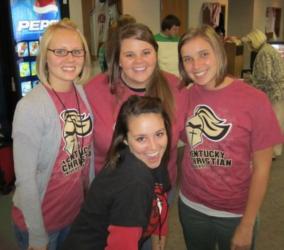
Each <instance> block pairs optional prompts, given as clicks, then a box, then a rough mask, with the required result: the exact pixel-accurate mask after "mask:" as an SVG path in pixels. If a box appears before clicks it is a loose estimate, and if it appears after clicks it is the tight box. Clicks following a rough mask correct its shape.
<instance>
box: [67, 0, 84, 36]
mask: <svg viewBox="0 0 284 250" xmlns="http://www.w3.org/2000/svg"><path fill="white" fill-rule="evenodd" d="M69 10H70V19H72V20H73V21H74V22H75V23H76V24H77V25H78V28H79V29H80V30H81V32H83V18H82V4H81V1H80V0H69Z"/></svg>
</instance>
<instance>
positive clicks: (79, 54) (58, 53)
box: [47, 49, 86, 57]
mask: <svg viewBox="0 0 284 250" xmlns="http://www.w3.org/2000/svg"><path fill="white" fill-rule="evenodd" d="M47 50H48V51H51V52H53V54H54V55H56V56H59V57H65V56H67V55H68V54H69V53H71V54H72V56H74V57H82V56H84V55H85V53H86V52H85V50H84V49H73V50H67V49H47Z"/></svg>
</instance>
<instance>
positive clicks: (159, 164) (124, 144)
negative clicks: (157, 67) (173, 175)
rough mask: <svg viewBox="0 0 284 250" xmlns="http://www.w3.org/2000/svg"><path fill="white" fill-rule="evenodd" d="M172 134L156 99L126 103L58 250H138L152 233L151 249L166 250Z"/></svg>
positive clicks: (130, 98) (133, 100)
mask: <svg viewBox="0 0 284 250" xmlns="http://www.w3.org/2000/svg"><path fill="white" fill-rule="evenodd" d="M170 133H171V131H170V119H169V116H168V115H167V113H166V112H165V111H164V109H163V106H162V103H161V101H160V100H159V99H158V98H153V97H146V96H130V97H129V98H128V100H127V101H126V102H125V103H124V104H123V105H122V106H121V109H120V111H119V114H118V117H117V122H116V124H115V128H114V132H113V138H112V142H111V146H110V148H109V151H108V154H107V157H106V161H105V167H104V168H103V169H102V171H101V172H100V174H99V175H98V176H97V177H96V178H95V180H94V181H93V183H92V185H91V188H90V190H89V192H88V194H87V198H86V202H85V204H84V206H83V208H82V209H81V212H80V213H79V216H78V217H77V219H76V220H75V222H74V224H73V225H72V227H71V231H70V234H69V235H68V236H67V238H66V241H65V243H64V244H63V248H62V249H61V250H72V249H74V250H77V249H81V250H91V249H96V250H138V249H140V247H139V246H141V243H142V242H143V240H145V239H146V238H147V237H149V236H150V235H152V234H154V235H155V236H154V237H156V238H157V245H156V246H155V247H154V248H153V249H157V250H162V249H164V246H165V241H164V237H165V236H164V235H165V234H166V233H167V218H168V205H167V195H166V191H167V190H169V188H170V184H169V179H168V174H167V161H168V158H169V149H170V144H169V140H170ZM159 238H160V240H159Z"/></svg>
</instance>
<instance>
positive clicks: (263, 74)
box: [242, 29, 284, 158]
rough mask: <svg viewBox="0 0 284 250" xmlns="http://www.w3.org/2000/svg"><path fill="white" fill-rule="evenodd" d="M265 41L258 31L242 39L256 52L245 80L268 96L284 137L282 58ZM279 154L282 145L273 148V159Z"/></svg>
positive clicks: (264, 37)
mask: <svg viewBox="0 0 284 250" xmlns="http://www.w3.org/2000/svg"><path fill="white" fill-rule="evenodd" d="M266 40H267V38H266V35H265V34H264V33H263V32H262V31H260V30H258V29H255V30H253V31H252V32H250V33H249V34H247V35H246V36H245V37H243V38H242V41H243V42H244V43H246V44H247V45H248V47H249V48H250V50H252V51H255V52H257V55H256V58H255V60H254V63H253V70H252V75H251V77H250V78H248V79H246V80H247V81H248V82H249V83H251V84H252V85H253V86H254V87H256V88H258V89H260V90H262V91H263V92H265V93H266V94H267V95H268V97H269V100H270V102H271V103H272V106H273V109H274V112H275V114H276V117H277V119H278V122H279V125H280V127H281V130H282V134H283V136H284V58H281V56H280V53H279V52H278V51H277V50H276V49H275V48H273V47H272V46H271V45H270V44H269V43H267V42H266ZM281 154H282V144H278V145H276V146H274V147H273V158H275V157H277V156H280V155H281Z"/></svg>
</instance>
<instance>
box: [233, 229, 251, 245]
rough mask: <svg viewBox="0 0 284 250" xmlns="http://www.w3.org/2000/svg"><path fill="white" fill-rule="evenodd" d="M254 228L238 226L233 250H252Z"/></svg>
mask: <svg viewBox="0 0 284 250" xmlns="http://www.w3.org/2000/svg"><path fill="white" fill-rule="evenodd" d="M252 236H253V226H245V225H241V224H240V225H238V227H237V228H236V231H235V233H234V236H233V238H232V243H231V250H250V247H251V244H252Z"/></svg>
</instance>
